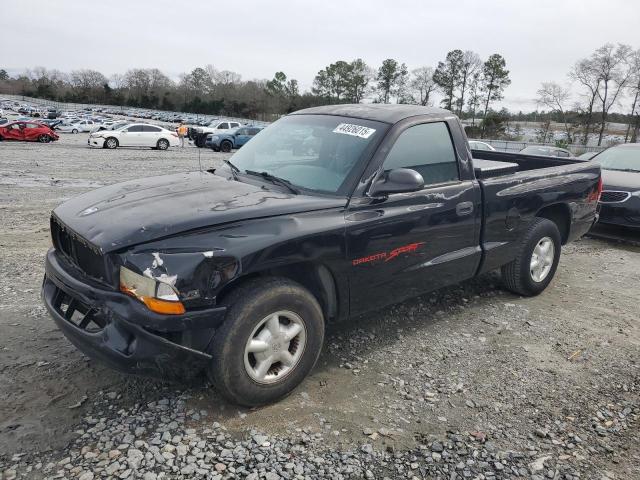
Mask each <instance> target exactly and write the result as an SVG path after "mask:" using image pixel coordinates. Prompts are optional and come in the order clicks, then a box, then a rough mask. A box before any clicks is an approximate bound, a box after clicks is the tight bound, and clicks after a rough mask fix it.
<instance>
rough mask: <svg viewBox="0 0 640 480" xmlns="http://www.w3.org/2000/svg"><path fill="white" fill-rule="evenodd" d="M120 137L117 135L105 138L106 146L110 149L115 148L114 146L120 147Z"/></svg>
mask: <svg viewBox="0 0 640 480" xmlns="http://www.w3.org/2000/svg"><path fill="white" fill-rule="evenodd" d="M118 145H119V144H118V139H117V138H115V137H108V138H105V140H104V145H103V147H104V148H108V149H110V150H113V149H114V148H118Z"/></svg>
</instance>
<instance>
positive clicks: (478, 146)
mask: <svg viewBox="0 0 640 480" xmlns="http://www.w3.org/2000/svg"><path fill="white" fill-rule="evenodd" d="M469 148H470V149H471V150H486V151H491V152H495V150H496V149H495V148H493V147H492V146H491V145H489V144H488V143H485V142H479V141H478V140H469Z"/></svg>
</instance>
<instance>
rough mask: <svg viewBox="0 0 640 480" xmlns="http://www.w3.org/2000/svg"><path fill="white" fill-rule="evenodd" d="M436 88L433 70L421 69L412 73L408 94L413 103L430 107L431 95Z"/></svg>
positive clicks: (428, 68) (429, 68)
mask: <svg viewBox="0 0 640 480" xmlns="http://www.w3.org/2000/svg"><path fill="white" fill-rule="evenodd" d="M436 88H437V85H436V82H434V81H433V68H431V67H420V68H416V69H415V70H412V71H411V79H410V80H409V91H408V93H409V96H410V97H411V100H412V103H417V104H419V105H423V106H425V105H430V101H431V94H432V93H433V91H434V90H435V89H436Z"/></svg>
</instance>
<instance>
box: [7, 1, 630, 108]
mask: <svg viewBox="0 0 640 480" xmlns="http://www.w3.org/2000/svg"><path fill="white" fill-rule="evenodd" d="M607 42H613V43H617V42H621V43H628V44H631V45H632V46H633V47H634V48H640V1H639V0H606V1H603V0H598V1H592V0H555V1H550V0H510V1H509V0H482V1H480V0H478V1H472V0H455V1H443V0H438V1H426V0H425V1H410V0H392V1H389V0H364V1H349V0H341V1H334V0H320V1H314V2H308V1H298V2H296V1H293V0H283V1H280V0H269V1H253V0H242V1H233V0H232V1H225V2H219V1H215V2H212V1H191V2H181V1H176V0H172V1H169V0H153V1H151V0H145V1H143V0H127V1H122V0H107V1H101V2H97V1H94V2H89V1H86V0H80V1H73V0H66V1H65V0H63V1H57V2H52V1H50V0H48V1H43V0H29V1H28V2H23V1H3V2H2V15H1V16H0V44H1V45H3V48H2V54H1V55H0V68H5V69H7V70H9V71H10V73H16V72H18V71H22V70H24V69H25V68H29V67H34V66H44V67H47V68H57V69H59V70H63V71H70V70H73V69H80V68H91V69H95V70H99V71H101V72H102V73H104V74H105V75H107V76H109V75H111V74H113V73H123V72H125V71H126V70H127V69H129V68H134V67H157V68H159V69H161V70H163V71H164V72H165V73H167V74H168V75H169V76H171V77H173V78H177V76H178V74H180V73H181V72H185V71H190V70H192V69H193V68H194V67H196V66H204V65H206V64H213V65H214V66H215V67H216V68H218V69H220V70H233V71H236V72H238V73H240V74H241V75H242V78H243V79H252V78H272V77H273V74H274V72H276V71H278V70H282V71H284V72H285V73H286V74H287V75H288V76H289V77H290V78H296V79H298V81H299V82H300V85H301V86H302V88H303V89H308V88H310V86H311V83H312V81H313V77H314V76H315V74H316V73H317V72H318V70H320V69H321V68H323V67H324V66H326V65H328V64H329V63H332V62H334V61H336V60H339V59H344V60H351V59H354V58H357V57H361V58H363V59H364V60H365V62H367V63H368V64H369V65H371V66H373V67H375V68H377V67H378V66H379V65H380V63H381V62H382V60H384V59H385V58H390V57H391V58H396V59H398V60H399V61H401V62H404V63H406V64H407V66H408V67H409V69H413V68H416V67H419V66H422V65H430V66H434V67H435V66H436V65H437V62H438V61H439V60H443V59H444V57H445V55H446V53H447V52H448V51H449V50H452V49H455V48H459V49H462V50H468V49H470V50H474V51H476V52H477V53H478V54H480V56H481V57H482V58H483V59H486V57H487V56H489V55H490V54H492V53H500V54H501V55H503V56H504V57H505V59H506V61H507V68H508V69H509V70H510V72H511V80H512V84H511V86H510V87H508V89H507V90H506V92H505V102H504V104H505V106H507V107H508V108H510V109H512V110H515V111H517V110H520V109H522V110H530V109H535V103H534V102H533V99H534V98H535V96H536V90H537V89H538V87H539V84H540V82H542V81H550V80H556V81H560V82H563V81H566V73H567V71H568V70H569V68H570V66H571V65H572V64H573V63H574V62H575V61H576V60H578V59H579V58H582V57H585V56H588V55H589V54H590V53H591V52H592V51H593V50H595V49H596V48H598V47H600V46H601V45H603V44H604V43H607ZM11 45H13V46H11ZM10 46H11V47H10Z"/></svg>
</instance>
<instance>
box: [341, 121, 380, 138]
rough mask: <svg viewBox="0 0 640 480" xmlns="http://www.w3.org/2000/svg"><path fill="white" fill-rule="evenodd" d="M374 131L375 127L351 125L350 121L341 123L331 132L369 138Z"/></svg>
mask: <svg viewBox="0 0 640 480" xmlns="http://www.w3.org/2000/svg"><path fill="white" fill-rule="evenodd" d="M375 131H376V129H375V128H369V127H363V126H361V125H353V124H351V123H341V124H340V125H338V126H337V127H336V128H335V129H334V130H333V133H342V134H344V135H353V136H354V137H360V138H369V137H370V136H371V135H373V134H374V133H375Z"/></svg>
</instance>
